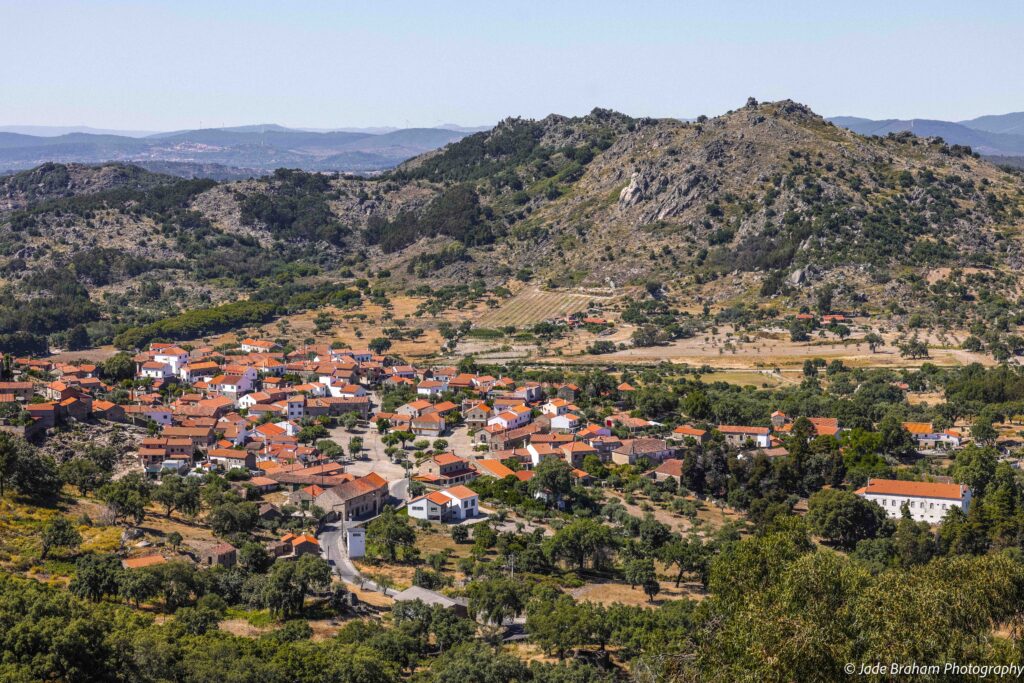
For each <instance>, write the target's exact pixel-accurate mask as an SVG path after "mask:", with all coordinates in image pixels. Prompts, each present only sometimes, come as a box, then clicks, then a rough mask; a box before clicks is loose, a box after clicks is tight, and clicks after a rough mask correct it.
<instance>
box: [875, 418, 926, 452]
mask: <svg viewBox="0 0 1024 683" xmlns="http://www.w3.org/2000/svg"><path fill="white" fill-rule="evenodd" d="M878 433H879V434H880V435H881V443H880V446H881V448H882V452H883V453H888V454H889V455H892V456H893V457H896V458H901V459H906V458H912V457H914V456H915V455H917V443H916V442H915V441H914V437H912V436H911V435H910V432H908V431H907V430H906V429H904V428H903V425H902V424H900V423H899V421H898V420H897V419H896V418H895V417H893V416H892V415H887V416H886V417H884V418H882V421H881V422H880V423H878Z"/></svg>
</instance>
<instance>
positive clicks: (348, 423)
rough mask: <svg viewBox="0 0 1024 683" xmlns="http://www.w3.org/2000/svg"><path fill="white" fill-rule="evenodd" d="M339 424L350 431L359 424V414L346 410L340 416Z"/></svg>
mask: <svg viewBox="0 0 1024 683" xmlns="http://www.w3.org/2000/svg"><path fill="white" fill-rule="evenodd" d="M341 424H342V426H344V427H345V429H346V430H348V431H350V432H351V431H352V430H353V429H355V428H356V427H358V426H359V416H358V415H356V414H355V413H354V412H348V413H345V414H344V415H342V416H341Z"/></svg>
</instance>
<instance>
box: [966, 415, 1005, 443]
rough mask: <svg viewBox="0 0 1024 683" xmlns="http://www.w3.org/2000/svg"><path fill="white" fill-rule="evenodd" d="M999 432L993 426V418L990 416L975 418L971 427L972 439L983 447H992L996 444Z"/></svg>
mask: <svg viewBox="0 0 1024 683" xmlns="http://www.w3.org/2000/svg"><path fill="white" fill-rule="evenodd" d="M998 436H999V432H997V431H996V428H995V427H993V426H992V418H991V417H990V416H989V415H986V414H981V415H978V416H977V417H976V418H974V423H973V424H972V425H971V438H972V439H974V441H975V442H976V443H979V444H981V445H982V446H991V445H992V444H994V443H995V442H996V438H997V437H998Z"/></svg>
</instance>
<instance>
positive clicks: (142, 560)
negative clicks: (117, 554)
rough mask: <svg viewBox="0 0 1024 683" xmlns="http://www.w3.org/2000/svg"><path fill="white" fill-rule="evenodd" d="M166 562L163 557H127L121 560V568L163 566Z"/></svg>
mask: <svg viewBox="0 0 1024 683" xmlns="http://www.w3.org/2000/svg"><path fill="white" fill-rule="evenodd" d="M166 561H167V560H165V559H164V556H163V555H144V556H142V557H129V558H126V559H124V560H121V566H122V567H124V568H125V569H141V568H142V567H152V566H154V565H157V564H163V563H164V562H166Z"/></svg>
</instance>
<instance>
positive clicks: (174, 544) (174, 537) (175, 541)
mask: <svg viewBox="0 0 1024 683" xmlns="http://www.w3.org/2000/svg"><path fill="white" fill-rule="evenodd" d="M183 540H185V539H183V538H182V537H181V534H179V533H178V532H177V531H172V532H171V533H169V534H167V542H168V543H170V544H171V548H173V549H174V550H177V549H178V548H180V547H181V542H182V541H183Z"/></svg>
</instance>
